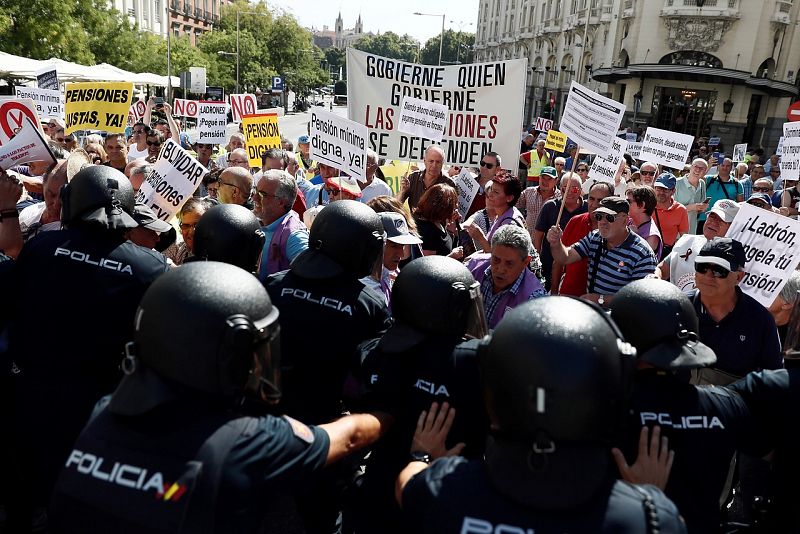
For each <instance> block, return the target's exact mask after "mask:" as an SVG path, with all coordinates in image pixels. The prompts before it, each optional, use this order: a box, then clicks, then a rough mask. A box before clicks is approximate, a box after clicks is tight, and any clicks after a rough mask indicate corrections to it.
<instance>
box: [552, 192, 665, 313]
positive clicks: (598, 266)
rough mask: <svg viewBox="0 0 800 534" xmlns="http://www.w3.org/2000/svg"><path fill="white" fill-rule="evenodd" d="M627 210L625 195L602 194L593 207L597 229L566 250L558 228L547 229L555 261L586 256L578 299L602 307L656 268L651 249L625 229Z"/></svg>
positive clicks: (642, 239)
mask: <svg viewBox="0 0 800 534" xmlns="http://www.w3.org/2000/svg"><path fill="white" fill-rule="evenodd" d="M629 211H630V204H628V201H627V200H626V199H625V198H623V197H605V198H604V199H603V200H601V201H600V206H599V207H598V208H597V209H596V210H594V218H595V220H596V221H597V230H595V231H593V232H591V233H589V235H587V236H586V237H584V238H582V239H581V240H580V241H578V242H577V243H575V244H574V245H572V246H571V247H570V248H569V249H567V247H565V246H564V244H563V243H562V242H561V237H562V231H561V227H559V226H552V227H551V228H550V230H548V232H547V241H548V242H549V243H550V249H551V250H552V251H553V257H554V258H555V260H556V261H558V262H559V263H561V264H563V265H569V264H570V263H575V262H577V261H580V260H581V259H582V258H589V279H588V283H587V285H586V294H584V295H583V296H582V297H581V298H583V299H586V300H589V301H592V302H596V303H597V304H599V305H600V306H605V305H607V304H608V303H610V302H611V300H612V299H613V298H614V295H615V294H616V293H617V291H619V290H620V289H622V288H623V287H624V286H625V285H627V284H628V283H630V282H632V281H634V280H641V279H642V278H645V277H646V276H647V275H649V274H651V273H652V272H653V270H654V269H655V268H656V257H655V254H653V249H651V248H650V245H648V244H647V241H645V240H644V238H643V237H641V236H639V235H638V234H636V233H635V232H631V230H630V228H628V212H629Z"/></svg>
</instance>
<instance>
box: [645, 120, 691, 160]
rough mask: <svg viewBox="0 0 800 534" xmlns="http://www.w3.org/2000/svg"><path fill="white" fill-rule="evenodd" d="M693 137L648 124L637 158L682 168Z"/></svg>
mask: <svg viewBox="0 0 800 534" xmlns="http://www.w3.org/2000/svg"><path fill="white" fill-rule="evenodd" d="M692 143H694V137H692V136H691V135H686V134H682V133H677V132H670V131H669V130H659V129H658V128H653V127H652V126H650V127H649V128H647V131H646V132H644V140H643V141H642V148H641V150H640V151H639V156H640V157H639V158H638V159H641V160H643V161H650V162H652V163H655V164H657V165H664V166H665V167H670V168H672V169H683V166H684V165H685V164H686V158H687V157H688V156H689V150H691V148H692Z"/></svg>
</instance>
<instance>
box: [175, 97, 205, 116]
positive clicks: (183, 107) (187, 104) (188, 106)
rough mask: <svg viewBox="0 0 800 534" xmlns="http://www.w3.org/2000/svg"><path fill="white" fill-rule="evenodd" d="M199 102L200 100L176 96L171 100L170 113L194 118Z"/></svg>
mask: <svg viewBox="0 0 800 534" xmlns="http://www.w3.org/2000/svg"><path fill="white" fill-rule="evenodd" d="M199 103H200V102H198V101H197V100H186V99H184V98H176V99H174V100H173V101H172V115H173V116H174V117H188V118H190V119H196V118H197V110H198V107H199V106H198V104H199Z"/></svg>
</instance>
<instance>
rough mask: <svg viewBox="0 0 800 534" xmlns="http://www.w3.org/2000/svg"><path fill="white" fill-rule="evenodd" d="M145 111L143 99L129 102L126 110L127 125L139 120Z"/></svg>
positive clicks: (145, 106)
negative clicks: (129, 105) (128, 107)
mask: <svg viewBox="0 0 800 534" xmlns="http://www.w3.org/2000/svg"><path fill="white" fill-rule="evenodd" d="M146 111H147V104H145V103H144V100H137V101H136V102H134V103H133V104H131V107H130V109H129V110H128V126H133V125H134V124H136V123H137V122H141V120H142V119H143V118H144V114H145V112H146Z"/></svg>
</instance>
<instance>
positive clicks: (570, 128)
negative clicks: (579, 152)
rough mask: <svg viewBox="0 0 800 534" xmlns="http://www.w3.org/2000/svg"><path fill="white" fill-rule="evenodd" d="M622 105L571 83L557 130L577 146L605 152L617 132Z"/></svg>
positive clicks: (596, 151)
mask: <svg viewBox="0 0 800 534" xmlns="http://www.w3.org/2000/svg"><path fill="white" fill-rule="evenodd" d="M624 113H625V106H624V105H623V104H620V103H619V102H616V101H614V100H611V99H610V98H606V97H604V96H602V95H599V94H597V93H595V92H594V91H592V90H591V89H587V88H586V87H584V86H582V85H581V84H579V83H575V82H572V83H571V84H570V87H569V96H568V98H567V105H566V107H565V108H564V114H563V116H562V117H561V124H560V126H559V128H558V129H559V130H560V131H561V132H562V133H565V134H567V136H569V138H570V139H572V140H573V141H575V142H576V143H577V144H578V146H579V147H581V148H586V149H589V150H591V151H592V152H594V153H596V154H606V153H608V151H609V149H610V148H611V141H612V140H613V139H614V138H615V136H616V135H617V131H619V124H620V121H622V115H623V114H624Z"/></svg>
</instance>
